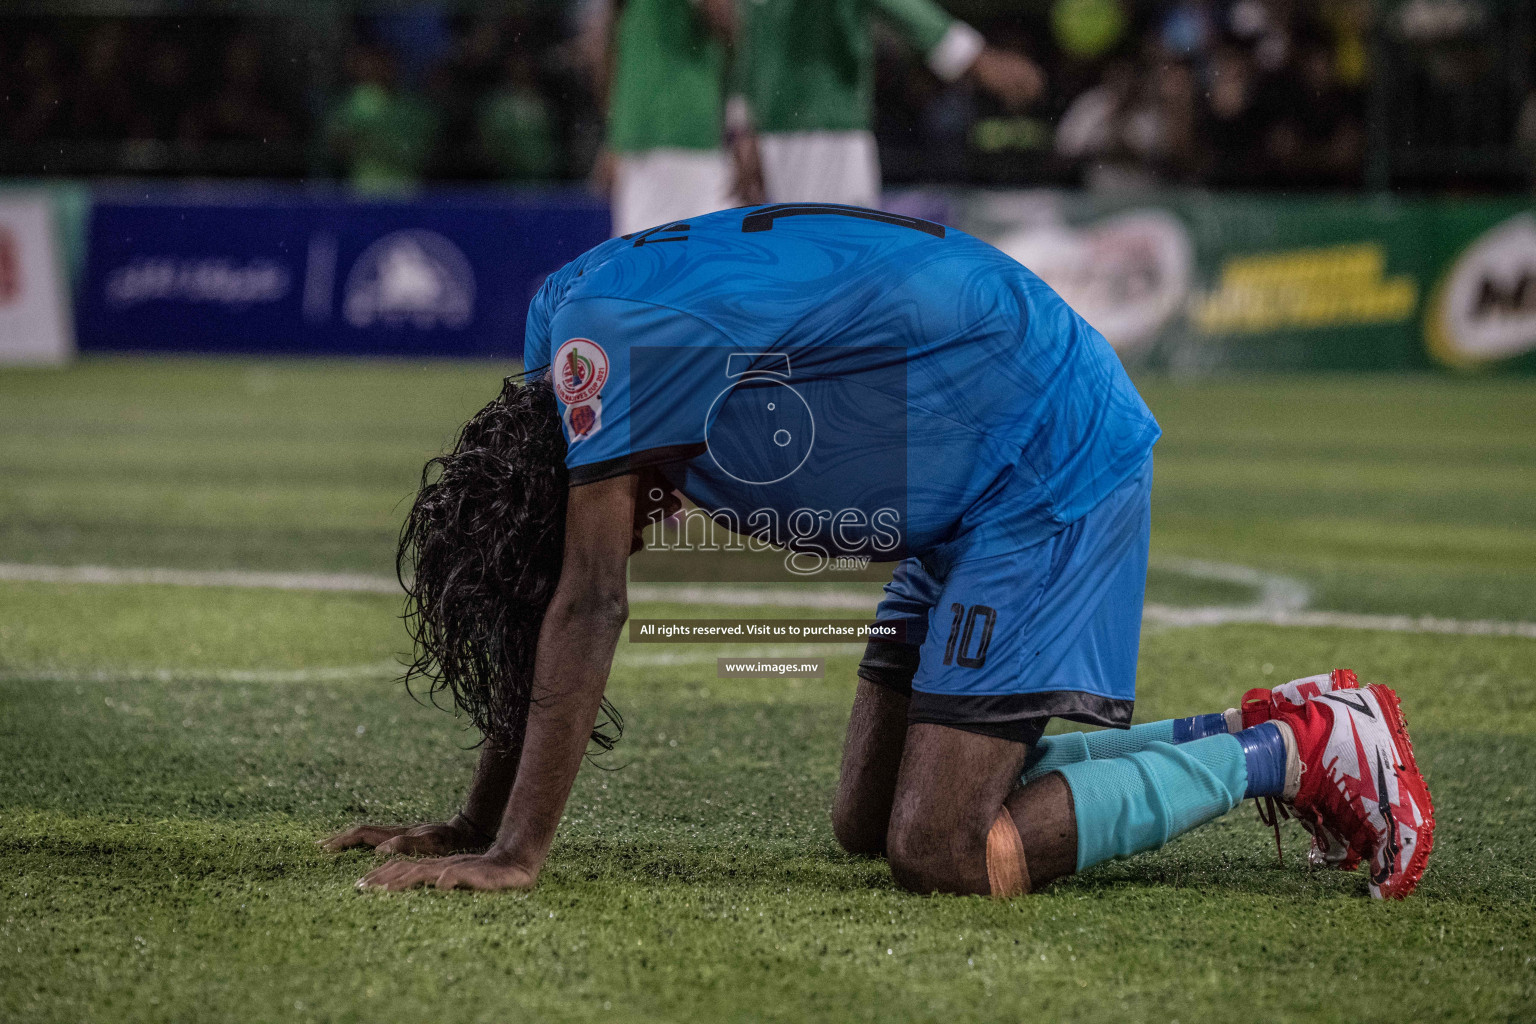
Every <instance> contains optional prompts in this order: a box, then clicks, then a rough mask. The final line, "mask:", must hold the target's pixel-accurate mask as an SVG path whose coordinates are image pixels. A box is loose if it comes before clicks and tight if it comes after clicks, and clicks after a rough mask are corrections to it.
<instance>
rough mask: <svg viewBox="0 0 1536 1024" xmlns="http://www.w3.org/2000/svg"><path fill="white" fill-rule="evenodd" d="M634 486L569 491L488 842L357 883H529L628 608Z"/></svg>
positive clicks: (621, 480) (623, 483) (397, 864)
mask: <svg viewBox="0 0 1536 1024" xmlns="http://www.w3.org/2000/svg"><path fill="white" fill-rule="evenodd" d="M637 486H638V484H637V479H636V477H635V476H633V475H630V476H624V477H618V478H615V479H612V480H604V481H600V482H598V483H592V484H586V485H583V486H580V487H574V488H572V489H571V496H570V502H569V505H568V507H567V511H566V524H565V563H564V566H563V567H562V569H561V573H560V584H559V586H558V587H557V588H556V590H555V595H554V598H553V600H551V601H550V604H549V610H548V611H547V612H546V613H545V615H544V624H543V627H542V629H541V630H540V632H539V644H538V655H537V659H536V661H535V665H534V683H533V704H532V706H531V708H530V709H529V713H528V727H527V732H526V735H525V738H524V741H523V752H522V757H521V759H520V760H519V762H518V767H517V772H516V778H515V780H514V781H513V784H512V791H511V797H510V799H509V800H508V801H507V803H506V807H505V808H504V811H503V813H502V816H501V824H500V829H499V831H498V833H497V836H496V841H495V842H494V843H493V844H492V845H491V847H490V848H489V849H488V850H486V852H485V853H483V854H470V855H463V856H458V857H447V858H440V859H433V860H422V861H405V860H395V861H391V862H389V863H388V864H385V865H384V866H382V867H380V868H378V869H377V870H375V871H373V872H371V873H369V874H368V875H367V876H366V877H364V878H363V879H362V880H361V881H360V882H359V883H358V885H359V887H360V888H382V889H391V890H396V889H409V888H413V887H415V886H420V885H431V886H436V887H437V888H439V889H453V888H467V889H529V888H532V887H533V885H534V882H535V881H536V880H537V879H538V875H539V871H540V869H541V868H542V867H543V866H544V860H545V858H546V857H548V855H549V847H550V843H552V842H553V841H554V837H555V829H556V827H557V826H558V825H559V823H560V814H561V812H562V811H563V810H564V809H565V801H566V799H567V797H569V796H570V792H571V784H572V783H573V782H574V781H575V779H576V772H577V770H578V769H580V767H581V758H582V755H583V753H585V751H586V747H587V740H588V738H589V736H590V735H591V732H592V727H593V725H594V724H595V723H596V721H597V714H598V708H599V705H600V704H601V702H602V698H603V690H604V688H605V686H606V685H607V681H608V670H609V668H610V667H611V666H612V664H613V652H614V649H615V648H616V647H617V646H618V641H619V633H620V631H621V630H622V628H623V625H624V620H625V618H626V617H627V616H628V614H629V609H628V603H627V599H626V594H625V590H626V580H625V574H624V566H625V562H626V561H627V559H628V558H629V554H630V550H631V546H632V542H633V539H634V518H635V496H636V489H637Z"/></svg>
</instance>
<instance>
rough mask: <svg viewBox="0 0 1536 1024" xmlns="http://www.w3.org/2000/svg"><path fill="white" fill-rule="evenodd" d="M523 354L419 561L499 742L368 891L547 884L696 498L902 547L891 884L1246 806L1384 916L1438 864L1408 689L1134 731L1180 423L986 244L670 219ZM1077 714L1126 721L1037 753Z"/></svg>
mask: <svg viewBox="0 0 1536 1024" xmlns="http://www.w3.org/2000/svg"><path fill="white" fill-rule="evenodd" d="M525 360H526V365H527V366H528V367H529V368H530V373H529V374H528V376H527V377H526V378H525V380H523V381H522V382H517V381H509V382H508V383H507V385H506V387H505V388H504V390H503V392H502V394H501V396H500V397H499V398H497V399H496V401H494V402H492V403H491V404H490V405H488V406H487V407H486V408H485V409H483V410H482V411H481V412H480V413H479V414H478V415H477V416H476V417H475V418H474V419H473V420H472V421H471V422H470V423H469V424H468V425H467V426H466V427H465V428H464V431H463V432H462V434H461V435H460V437H459V439H458V442H457V445H456V447H455V449H454V451H453V452H451V453H450V454H448V455H445V456H442V457H441V458H439V459H436V460H433V463H432V464H431V465H429V468H428V473H427V474H426V475H425V476H424V478H423V486H422V490H421V492H420V494H419V495H418V497H417V501H416V504H415V507H414V508H413V509H412V512H411V515H410V518H409V520H408V522H407V524H406V529H405V532H404V534H403V536H402V544H401V563H402V578H409V582H408V583H407V587H408V590H409V593H410V598H411V604H410V610H411V615H410V616H409V620H410V622H411V624H412V627H413V634H414V636H415V639H416V641H417V651H418V659H417V662H416V665H415V666H414V668H413V673H414V674H415V675H418V676H422V677H426V678H427V679H429V680H430V681H431V682H432V685H433V686H434V687H435V688H442V689H446V690H448V691H450V692H451V694H452V696H453V698H454V700H455V702H456V703H457V704H458V706H459V707H460V708H462V709H463V710H465V711H466V712H467V713H468V714H469V715H470V717H471V718H472V719H473V721H474V723H475V725H476V726H477V727H478V728H479V729H480V730H481V731H482V733H483V734H484V736H485V738H486V740H487V743H486V746H485V748H484V750H483V752H482V756H481V760H480V764H479V767H478V768H477V770H476V772H475V776H474V779H473V781H472V783H471V786H470V791H469V794H468V797H467V800H466V803H465V805H464V807H463V809H462V810H461V811H460V812H459V813H458V814H457V815H456V816H455V817H454V818H452V819H451V820H449V821H447V822H440V823H433V824H428V825H421V826H414V827H407V828H396V827H376V826H360V827H358V828H354V829H352V830H350V831H347V832H344V833H342V834H340V835H338V836H336V837H334V838H332V839H331V840H329V841H328V843H327V845H328V846H329V847H330V848H332V849H344V848H347V847H351V846H375V847H377V848H378V849H379V850H381V851H383V852H387V853H394V854H411V855H422V854H428V855H432V856H431V858H430V859H424V860H412V859H398V860H393V861H390V862H389V863H386V864H385V865H383V866H382V867H379V868H378V869H377V870H375V871H373V872H372V873H371V874H369V875H368V876H367V877H365V878H364V879H363V880H362V881H361V882H360V883H359V885H360V886H363V887H379V888H384V889H402V888H408V887H411V886H417V885H434V886H437V887H439V888H453V887H469V888H477V889H503V888H528V887H530V886H532V885H533V884H534V883H535V881H536V879H537V878H538V874H539V871H540V868H541V867H542V866H543V864H544V860H545V858H546V856H547V855H548V851H549V848H550V844H551V842H552V840H553V838H554V834H555V829H556V826H557V824H558V822H559V820H560V815H561V811H562V809H563V807H564V805H565V801H566V798H567V796H568V794H569V792H570V788H571V785H572V782H573V780H574V779H575V777H576V773H577V769H578V768H579V766H580V764H581V760H582V756H583V753H584V751H585V749H586V747H587V744H588V742H589V739H596V740H598V741H599V742H601V743H609V742H611V738H610V736H609V734H608V732H607V731H605V730H604V729H603V728H597V727H595V723H598V722H599V719H600V716H601V715H602V713H603V708H604V696H603V694H604V688H605V685H606V682H607V677H608V672H609V668H610V665H611V663H612V659H613V655H614V650H615V647H616V645H617V643H618V640H619V636H620V630H621V627H622V624H623V623H624V621H625V618H626V615H627V604H626V579H627V577H626V563H627V559H628V558H629V557H630V556H631V555H632V554H633V553H634V552H635V551H637V550H638V549H639V546H640V532H639V531H640V529H641V528H642V527H643V526H644V525H645V524H646V523H647V522H649V521H651V520H652V519H654V518H655V517H656V516H657V515H659V514H665V513H667V512H669V511H671V510H673V509H675V508H676V507H677V500H678V499H677V494H678V493H681V494H682V495H684V496H686V497H687V498H688V499H689V500H690V501H692V502H693V503H695V504H696V505H698V506H699V507H700V508H702V509H704V510H706V511H707V512H708V513H709V514H710V515H711V516H712V517H713V518H714V519H715V520H716V521H717V522H719V523H722V524H724V525H725V526H726V527H728V528H729V529H730V530H733V531H735V532H736V533H738V534H745V535H748V536H750V537H753V538H756V539H760V540H763V541H768V542H772V543H774V544H777V545H781V546H783V547H785V548H786V549H788V550H789V551H790V552H792V554H791V556H790V557H789V559H788V564H789V567H790V568H791V570H792V571H795V572H801V573H806V572H813V571H814V569H815V567H816V565H817V564H819V562H818V559H819V558H821V557H823V556H836V555H854V556H866V557H873V558H875V559H876V560H892V561H897V562H898V567H897V569H896V572H895V575H894V578H893V579H892V580H891V583H890V584H889V585H888V587H887V588H886V594H885V598H884V600H883V602H882V603H881V605H880V608H879V612H878V621H880V622H881V623H885V624H888V625H891V626H892V627H894V635H893V636H892V637H891V638H889V639H878V640H874V641H872V642H871V643H870V644H869V646H868V649H867V651H866V654H865V657H864V660H863V663H862V664H861V666H860V670H859V681H858V692H857V696H856V697H855V699H854V705H853V714H852V718H851V720H850V722H849V726H848V737H847V742H846V745H845V747H844V751H843V767H842V776H841V780H840V783H839V786H838V792H837V796H836V800H835V804H834V808H833V828H834V831H835V833H836V835H837V838H838V840H839V841H840V842H841V843H842V845H843V846H844V847H845V848H846V849H848V850H849V851H852V852H854V853H860V854H869V855H883V856H885V857H886V858H887V859H888V860H889V862H890V865H891V870H892V872H893V874H894V876H895V878H896V880H897V881H898V882H899V883H900V884H901V885H903V886H905V887H907V888H909V889H911V890H913V891H916V892H925V893H926V892H948V893H990V894H993V895H996V896H1011V895H1016V894H1020V893H1026V892H1029V891H1030V890H1031V889H1033V888H1037V887H1039V886H1041V885H1044V884H1045V883H1047V882H1049V881H1051V880H1052V879H1055V878H1059V877H1061V876H1063V875H1067V874H1070V873H1072V872H1074V871H1079V870H1082V869H1084V868H1086V867H1089V866H1090V865H1093V864H1096V863H1099V862H1101V861H1104V860H1107V859H1109V858H1113V857H1125V856H1129V855H1132V854H1135V853H1137V852H1139V851H1142V850H1150V849H1154V848H1156V847H1159V846H1161V845H1163V844H1164V843H1167V842H1168V841H1169V840H1170V839H1172V838H1173V837H1174V836H1176V835H1178V834H1180V833H1182V832H1185V831H1188V830H1189V829H1192V828H1195V827H1196V826H1198V825H1200V824H1202V823H1203V822H1206V821H1209V820H1211V819H1213V818H1216V817H1218V816H1220V815H1222V814H1225V813H1226V812H1227V811H1229V810H1231V809H1232V808H1233V807H1234V806H1236V805H1237V804H1238V803H1239V802H1240V801H1242V800H1243V799H1244V798H1245V797H1256V798H1268V799H1270V800H1271V801H1279V802H1280V803H1281V806H1282V808H1283V809H1284V810H1285V811H1286V812H1287V813H1289V814H1290V815H1292V816H1295V817H1296V818H1298V819H1299V820H1301V821H1302V823H1303V824H1304V825H1306V826H1307V827H1308V829H1309V830H1310V831H1311V832H1312V833H1313V836H1314V851H1313V852H1314V859H1315V860H1317V861H1320V862H1326V863H1329V864H1333V865H1337V866H1341V867H1354V866H1356V865H1358V864H1359V863H1361V862H1362V861H1363V862H1366V863H1367V864H1368V866H1369V871H1370V881H1369V886H1370V891H1371V892H1372V894H1374V895H1377V896H1384V897H1392V896H1404V895H1406V894H1407V893H1409V892H1410V891H1412V889H1413V887H1414V886H1415V885H1416V884H1417V882H1418V880H1419V878H1420V877H1421V876H1422V874H1423V871H1424V867H1425V861H1426V859H1427V857H1428V854H1429V851H1430V845H1431V841H1432V835H1433V828H1434V818H1433V813H1432V810H1431V806H1430V800H1429V793H1428V791H1427V789H1426V787H1425V784H1424V780H1423V778H1422V776H1421V775H1420V773H1419V771H1418V768H1417V767H1416V765H1415V763H1414V758H1413V751H1412V748H1411V746H1410V744H1409V739H1408V734H1407V731H1406V729H1405V727H1404V724H1403V719H1402V716H1401V713H1400V711H1399V708H1398V702H1397V698H1396V695H1395V694H1394V693H1393V692H1392V691H1391V690H1389V689H1387V688H1385V687H1382V686H1367V687H1361V686H1359V685H1358V684H1357V682H1356V680H1355V678H1354V676H1353V674H1352V673H1349V672H1346V671H1342V670H1341V671H1336V672H1333V673H1331V674H1327V675H1323V676H1318V677H1309V678H1307V679H1303V680H1298V681H1297V682H1296V683H1293V684H1288V685H1287V686H1285V687H1281V688H1278V689H1276V690H1275V691H1256V692H1250V693H1249V694H1248V695H1247V696H1246V697H1245V698H1244V700H1243V701H1242V702H1241V707H1240V708H1234V709H1232V710H1230V711H1228V712H1226V713H1222V712H1215V713H1212V714H1206V715H1200V716H1196V717H1192V718H1186V719H1179V720H1175V721H1165V722H1155V723H1150V724H1143V725H1138V726H1135V727H1131V716H1132V709H1133V704H1134V699H1135V675H1136V658H1137V648H1138V644H1139V638H1140V628H1141V612H1142V599H1143V591H1144V586H1145V581H1146V571H1147V548H1148V530H1149V513H1150V496H1151V488H1152V447H1153V444H1154V442H1155V441H1156V440H1157V438H1158V435H1159V428H1158V426H1157V423H1156V422H1155V421H1154V419H1153V418H1152V415H1151V413H1150V412H1149V411H1148V410H1147V407H1146V405H1145V404H1144V403H1143V402H1142V400H1141V397H1140V396H1139V395H1138V394H1137V392H1136V390H1135V388H1134V386H1133V385H1132V384H1131V381H1130V379H1129V378H1128V377H1127V376H1126V374H1125V372H1124V370H1123V369H1122V368H1121V365H1120V362H1119V360H1118V358H1117V357H1116V355H1115V353H1114V352H1113V350H1112V349H1111V348H1110V347H1109V345H1108V344H1107V343H1106V342H1105V341H1104V339H1103V338H1102V337H1101V336H1100V335H1099V334H1098V333H1097V332H1096V331H1094V330H1093V328H1091V327H1090V326H1088V324H1087V323H1085V322H1084V321H1083V320H1082V319H1081V318H1080V317H1079V316H1077V314H1076V313H1074V312H1073V311H1072V310H1071V309H1070V308H1068V307H1067V306H1066V304H1065V303H1063V302H1062V300H1061V299H1060V298H1059V297H1058V296H1057V295H1056V294H1055V293H1054V292H1052V291H1051V289H1050V288H1049V287H1047V286H1046V285H1045V284H1044V283H1043V282H1041V281H1040V280H1039V278H1037V277H1035V276H1034V275H1033V274H1031V273H1030V272H1029V271H1028V270H1026V269H1025V268H1024V267H1022V266H1020V265H1019V264H1018V263H1016V262H1014V261H1013V260H1011V259H1009V258H1008V257H1007V256H1005V255H1003V254H1002V253H1001V252H999V251H997V250H996V249H993V248H991V247H990V246H987V245H985V244H983V243H981V242H979V241H977V240H976V239H974V238H971V237H969V236H967V235H965V234H963V233H960V232H957V231H954V230H952V229H948V228H945V227H943V226H941V225H937V224H932V223H928V222H926V221H919V220H913V219H910V218H905V217H900V216H896V215H891V214H885V213H878V212H875V211H871V210H863V209H859V208H855V207H844V206H826V205H817V204H803V205H784V206H772V207H754V208H744V209H739V210H731V211H726V212H722V213H716V214H711V215H709V216H705V217H700V218H696V219H693V220H691V221H689V222H686V223H675V224H668V225H663V226H661V227H659V228H655V229H652V230H650V231H646V232H642V233H639V234H636V235H632V236H628V237H625V238H618V239H613V240H611V241H608V242H605V243H604V244H602V245H600V246H598V247H597V248H595V249H593V250H591V251H590V252H588V253H586V254H585V255H583V256H581V257H580V258H578V259H576V260H575V261H573V262H572V263H570V264H569V265H567V266H566V267H564V268H563V269H562V270H560V271H559V272H557V273H556V274H554V275H553V276H551V277H550V279H549V281H548V282H547V283H546V284H545V286H544V287H543V289H542V290H541V291H540V292H539V294H538V296H537V297H536V298H535V299H534V302H533V306H532V308H531V310H530V313H529V322H528V333H527V341H526V354H525ZM796 559H799V561H796ZM608 710H609V711H610V712H611V709H608ZM1053 717H1055V718H1064V719H1068V720H1070V721H1074V722H1081V723H1086V724H1090V725H1097V726H1109V727H1111V728H1110V729H1106V730H1103V731H1096V732H1091V733H1069V734H1065V735H1059V736H1051V737H1045V736H1043V731H1044V728H1045V725H1046V723H1047V721H1048V720H1049V719H1051V718H1053ZM610 718H611V715H610ZM443 855H448V856H443Z"/></svg>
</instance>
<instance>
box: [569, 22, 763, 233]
mask: <svg viewBox="0 0 1536 1024" xmlns="http://www.w3.org/2000/svg"><path fill="white" fill-rule="evenodd" d="M732 5H733V0H595V2H594V3H592V4H591V6H590V9H589V10H588V11H587V12H586V22H587V23H586V26H585V34H586V37H587V42H586V50H587V53H588V59H589V60H591V61H592V63H593V65H594V66H595V67H596V68H597V69H598V73H597V82H596V87H597V89H598V91H599V95H600V96H601V97H602V98H603V99H605V100H606V105H607V110H608V141H607V147H606V150H605V151H604V153H603V154H602V156H601V157H600V158H599V161H598V166H597V168H596V169H595V173H594V180H595V181H596V182H597V183H598V185H599V187H600V188H603V189H604V190H606V191H607V192H608V194H609V195H610V196H611V198H612V206H613V233H614V234H616V235H626V234H631V233H633V232H636V231H642V230H644V229H646V228H649V227H654V226H656V225H658V224H665V223H666V222H667V221H673V220H683V219H685V218H687V217H691V216H695V215H697V214H701V213H708V212H710V211H712V210H718V209H722V208H724V207H729V206H734V205H737V204H736V203H735V202H734V201H733V200H732V199H731V195H732V186H731V170H730V161H729V159H728V157H727V156H726V153H725V150H724V149H723V146H722V143H723V141H724V117H725V75H726V66H727V63H726V62H727V60H728V58H729V52H730V46H731V41H732V39H733V37H734V34H735V25H736V15H735V11H734V9H733V6H732Z"/></svg>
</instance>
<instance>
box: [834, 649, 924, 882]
mask: <svg viewBox="0 0 1536 1024" xmlns="http://www.w3.org/2000/svg"><path fill="white" fill-rule="evenodd" d="M909 703H910V700H909V699H908V697H907V695H906V694H904V693H900V692H898V691H896V690H894V689H892V688H890V687H888V686H881V685H879V684H878V683H872V682H870V681H869V680H868V679H860V680H859V689H858V692H857V693H856V694H855V696H854V698H853V714H851V715H850V716H849V718H848V736H847V739H846V740H845V741H844V743H843V765H842V769H841V771H840V772H839V774H838V780H837V796H836V798H835V799H834V802H833V804H832V833H833V834H834V835H835V836H837V841H838V843H839V845H841V846H842V848H843V849H845V850H847V851H848V852H849V853H852V854H857V855H859V856H864V857H876V856H879V855H880V854H883V853H884V852H885V837H886V833H887V831H888V830H889V827H890V821H891V803H892V801H893V800H894V799H895V797H896V773H897V771H898V770H900V768H901V753H902V748H903V747H904V746H905V744H906V739H907V705H908V704H909Z"/></svg>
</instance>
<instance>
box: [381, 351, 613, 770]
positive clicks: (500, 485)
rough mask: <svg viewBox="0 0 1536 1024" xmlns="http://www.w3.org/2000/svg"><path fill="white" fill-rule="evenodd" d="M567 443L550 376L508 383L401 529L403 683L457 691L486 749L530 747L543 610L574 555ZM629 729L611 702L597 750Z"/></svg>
mask: <svg viewBox="0 0 1536 1024" xmlns="http://www.w3.org/2000/svg"><path fill="white" fill-rule="evenodd" d="M568 486H569V481H568V479H567V474H566V469H565V437H564V435H563V434H562V433H561V431H560V413H559V408H558V406H556V404H555V396H554V391H553V390H552V389H551V387H550V385H549V383H548V382H547V381H546V380H545V379H544V378H543V376H542V375H539V376H534V375H523V376H518V377H508V378H507V379H506V381H505V383H504V384H503V386H502V389H501V394H500V395H498V396H497V397H496V399H495V401H493V402H491V403H490V404H489V405H487V406H486V407H485V408H484V409H481V410H480V411H479V412H478V413H476V414H475V416H474V418H473V419H471V420H470V421H469V422H468V423H466V424H465V425H464V428H463V429H462V430H461V431H460V432H459V437H458V440H457V441H456V442H455V443H454V446H453V450H452V451H451V452H449V453H448V454H446V455H439V456H438V457H437V458H435V459H432V460H430V461H429V462H428V463H427V465H426V467H425V468H424V469H423V470H422V471H421V489H420V491H419V492H418V493H417V495H416V502H415V504H414V505H413V506H412V507H411V512H410V515H409V516H407V517H406V520H405V525H404V526H403V527H402V528H401V530H400V547H399V550H398V551H397V553H396V555H395V571H396V573H397V574H398V576H399V578H400V585H401V586H402V587H404V588H405V594H406V600H405V616H404V617H405V623H406V629H407V631H408V632H409V633H410V635H411V639H412V641H413V642H414V650H413V652H412V654H413V657H412V661H411V663H410V665H409V666H408V667H407V669H406V672H405V680H404V681H405V684H406V688H407V689H408V690H411V692H412V693H413V695H414V693H415V690H414V689H413V684H414V683H416V682H418V681H422V680H425V681H426V682H427V684H428V691H427V693H428V697H429V699H431V700H432V702H433V703H434V704H436V703H437V695H438V694H439V693H443V692H447V693H448V694H449V695H451V696H452V698H453V703H454V704H455V705H456V706H457V707H458V708H459V710H461V711H463V712H464V713H465V714H466V715H468V716H469V718H470V720H471V721H472V722H474V724H475V727H476V728H477V729H479V730H480V734H481V736H482V739H483V740H491V741H492V742H494V743H495V744H496V745H497V746H499V747H501V748H502V749H504V750H506V751H509V752H512V753H514V754H515V753H516V752H518V751H520V750H521V749H522V744H523V736H524V733H525V731H526V728H527V724H528V708H529V704H530V702H531V697H532V689H533V664H534V656H535V654H536V652H537V649H538V641H539V627H540V626H541V625H542V624H543V622H544V612H545V610H546V609H547V608H548V607H549V601H550V598H551V597H552V596H553V595H554V592H555V585H556V584H557V583H559V582H560V566H561V563H562V561H563V554H564V547H565V506H566V489H567V487H568ZM623 730H624V720H623V718H622V717H621V716H620V715H619V713H618V711H617V710H616V709H615V708H614V707H613V705H612V704H610V703H608V701H607V699H606V698H605V699H604V700H603V711H602V715H601V716H600V717H599V719H598V725H597V727H596V728H595V729H594V730H593V732H592V742H593V743H595V744H597V746H598V747H600V748H601V749H602V750H605V751H606V750H611V749H613V746H614V744H615V743H617V742H618V739H619V736H620V734H621V733H622V732H623Z"/></svg>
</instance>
